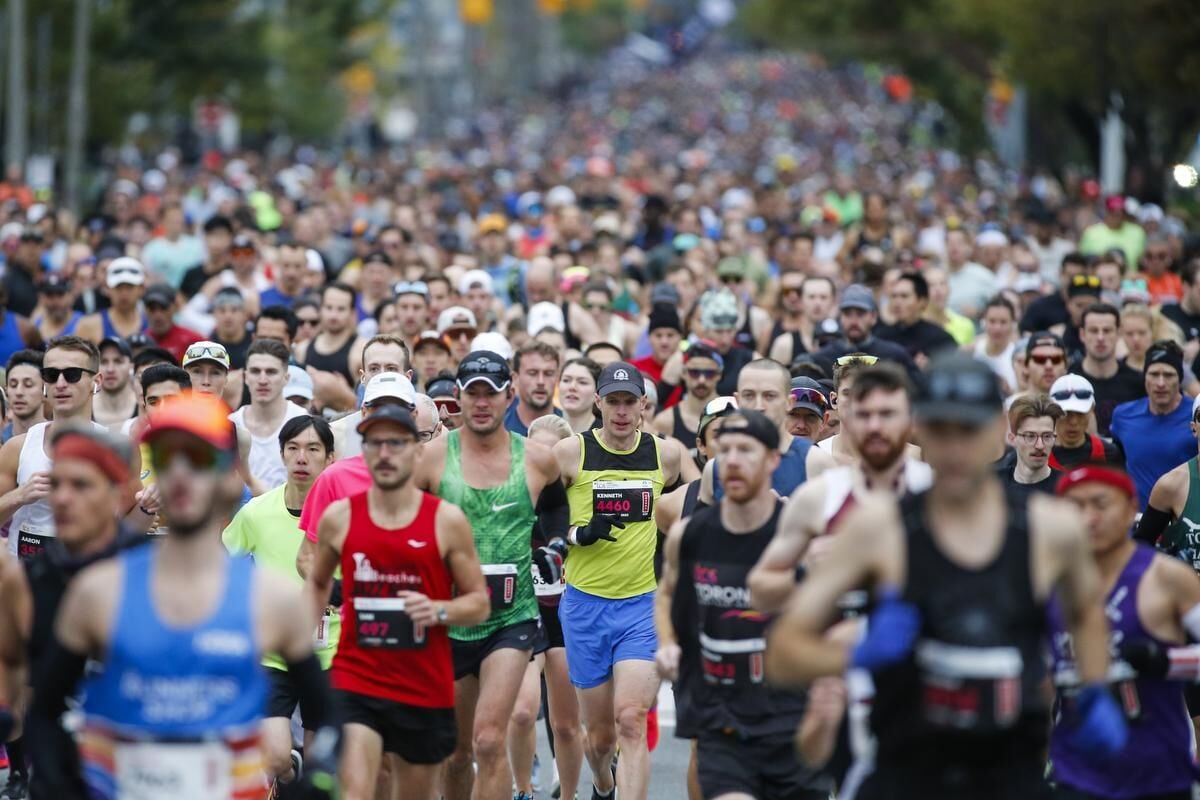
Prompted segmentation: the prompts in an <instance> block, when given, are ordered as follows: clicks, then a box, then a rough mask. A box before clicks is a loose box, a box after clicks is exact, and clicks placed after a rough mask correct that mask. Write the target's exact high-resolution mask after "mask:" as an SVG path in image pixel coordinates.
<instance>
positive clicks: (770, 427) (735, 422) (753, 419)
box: [716, 408, 779, 450]
mask: <svg viewBox="0 0 1200 800" xmlns="http://www.w3.org/2000/svg"><path fill="white" fill-rule="evenodd" d="M735 433H736V434H740V435H742V436H749V437H750V438H751V439H754V440H756V441H758V442H761V443H762V444H763V446H764V447H766V448H767V449H768V450H778V449H779V427H778V426H777V425H775V423H773V422H771V420H769V419H767V418H766V416H765V415H764V414H763V413H762V412H761V411H755V410H754V409H751V408H739V409H737V410H736V411H731V412H730V413H729V414H727V415H725V421H724V422H723V423H721V427H720V428H719V429H718V430H717V435H716V438H717V439H720V438H721V437H723V436H728V435H730V434H735Z"/></svg>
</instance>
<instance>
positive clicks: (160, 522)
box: [124, 363, 192, 536]
mask: <svg viewBox="0 0 1200 800" xmlns="http://www.w3.org/2000/svg"><path fill="white" fill-rule="evenodd" d="M141 381H142V412H143V413H142V416H141V417H139V418H138V419H134V420H130V421H129V422H130V425H129V428H128V430H126V431H124V435H126V436H129V437H131V438H133V439H134V440H135V441H136V440H139V439H140V437H141V433H142V431H143V430H145V426H146V425H147V424H148V421H149V420H150V418H151V417H153V416H154V415H155V414H157V413H158V412H159V411H161V410H162V409H164V408H166V406H167V404H168V403H170V402H171V401H173V400H176V399H178V398H179V397H182V396H183V394H184V393H185V392H190V391H191V389H192V379H191V378H190V377H188V374H187V373H186V372H185V371H184V370H182V369H181V368H179V367H177V366H175V365H174V364H170V363H166V364H154V365H153V366H149V367H146V371H145V372H143V373H142V377H141ZM135 426H136V427H135ZM138 454H139V455H140V456H141V461H142V472H141V475H140V476H139V477H140V479H141V482H142V503H143V504H146V498H147V497H149V498H153V500H154V502H155V503H156V504H157V507H158V508H159V513H158V514H156V515H155V517H154V522H152V523H151V524H150V530H148V531H147V533H151V534H154V535H156V536H161V535H162V534H165V533H166V532H167V523H166V519H165V518H164V517H163V515H162V509H161V507H162V503H161V499H160V497H159V494H158V481H157V478H156V477H155V474H154V466H153V465H152V464H151V463H150V447H149V445H147V444H146V443H145V442H142V443H140V444H139V445H138Z"/></svg>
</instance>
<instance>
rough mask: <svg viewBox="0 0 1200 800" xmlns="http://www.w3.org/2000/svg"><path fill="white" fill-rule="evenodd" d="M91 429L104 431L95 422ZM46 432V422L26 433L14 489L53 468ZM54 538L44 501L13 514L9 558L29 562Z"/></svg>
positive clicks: (31, 504) (51, 514)
mask: <svg viewBox="0 0 1200 800" xmlns="http://www.w3.org/2000/svg"><path fill="white" fill-rule="evenodd" d="M92 425H94V426H95V427H96V429H97V430H100V431H105V430H107V428H106V427H105V426H104V425H101V424H100V423H98V422H93V423H92ZM49 428H50V423H49V422H39V423H38V424H36V425H34V426H33V427H32V428H30V429H29V430H28V431H27V432H26V433H25V441H24V442H23V443H22V444H21V455H20V456H19V457H18V459H17V486H24V485H25V484H26V483H28V482H29V481H30V480H32V479H33V476H34V475H35V474H37V473H39V472H49V471H50V467H52V466H53V465H54V462H53V461H51V459H50V456H48V455H46V431H47V430H49ZM53 538H54V513H53V512H52V511H51V510H50V503H49V502H48V501H47V500H46V499H45V498H42V499H41V500H38V501H37V502H34V503H30V504H29V505H26V506H21V507H20V508H18V509H17V510H16V511H15V512H13V516H12V525H11V527H10V528H9V531H8V552H9V553H10V554H11V555H13V556H17V557H19V558H22V559H28V558H32V557H33V556H35V555H37V554H38V553H40V552H41V551H42V550H45V549H46V544H47V542H49V540H51V539H53Z"/></svg>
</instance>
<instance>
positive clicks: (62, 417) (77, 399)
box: [0, 336, 158, 560]
mask: <svg viewBox="0 0 1200 800" xmlns="http://www.w3.org/2000/svg"><path fill="white" fill-rule="evenodd" d="M99 367H100V354H99V353H98V352H97V351H96V346H95V345H94V344H92V343H91V342H89V341H87V340H86V339H81V338H79V337H78V336H63V337H60V338H59V339H56V340H55V341H54V342H53V343H52V344H51V345H50V349H49V350H47V351H46V355H45V357H44V359H43V366H42V380H43V381H44V382H45V387H44V390H45V392H46V393H47V395H48V397H49V399H50V407H51V409H52V410H53V411H54V419H53V420H51V421H49V422H39V423H38V424H37V425H34V426H33V427H32V428H30V429H29V431H28V432H27V433H24V434H22V435H20V436H14V437H13V438H12V439H9V440H8V441H7V442H5V443H4V446H3V447H0V522H7V521H9V520H12V525H11V528H10V534H9V537H8V552H9V554H10V555H12V556H14V557H18V558H21V559H22V560H24V559H28V558H31V557H33V556H35V555H37V554H38V553H40V552H42V550H44V549H45V548H46V544H47V543H48V542H49V541H50V540H51V539H53V538H54V514H53V512H52V511H51V509H50V505H49V503H48V502H47V501H46V496H47V494H49V491H50V477H49V472H50V467H51V466H52V465H53V463H54V459H53V457H52V456H51V448H50V442H51V441H53V439H54V436H55V434H57V433H58V432H59V431H61V430H63V429H64V428H66V427H69V426H70V425H72V424H80V425H86V424H91V425H93V426H95V427H96V428H97V429H101V430H102V429H104V426H103V425H100V424H99V423H93V422H91V419H92V398H93V396H94V394H95V391H96V387H97V385H98V377H97V373H98V371H99ZM134 461H135V465H134V466H135V469H134V471H133V473H132V475H131V477H130V479H129V480H130V486H131V487H133V491H134V492H136V497H137V499H138V500H140V499H141V483H140V481H139V480H138V473H139V472H140V470H141V460H140V459H139V458H137V456H136V455H135V456H134ZM130 505H131V506H132V508H131V509H129V510H128V513H127V515H126V521H127V522H128V523H129V525H130V526H131V527H132V528H134V529H135V530H140V531H143V532H145V531H146V530H147V529H148V528H149V527H150V525H151V523H152V522H153V521H154V517H155V515H156V514H157V513H158V507H157V505H156V504H155V502H154V501H153V500H152V499H150V498H147V505H145V506H142V505H139V503H138V502H137V501H136V500H135V501H133V502H131V503H130Z"/></svg>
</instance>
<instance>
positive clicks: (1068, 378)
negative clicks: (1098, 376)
mask: <svg viewBox="0 0 1200 800" xmlns="http://www.w3.org/2000/svg"><path fill="white" fill-rule="evenodd" d="M1050 399H1051V400H1053V401H1054V402H1055V403H1057V404H1058V407H1059V408H1061V409H1062V410H1063V411H1073V412H1075V413H1076V414H1086V413H1088V412H1089V411H1091V410H1092V409H1093V408H1095V407H1096V390H1095V389H1094V388H1092V383H1091V381H1089V380H1088V379H1087V378H1085V377H1083V376H1082V375H1070V374H1068V375H1063V376H1062V377H1061V378H1059V379H1058V380H1056V381H1055V382H1054V384H1053V385H1052V386H1051V387H1050Z"/></svg>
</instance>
